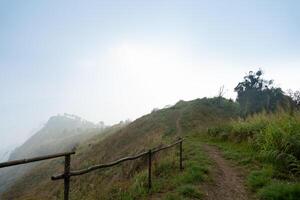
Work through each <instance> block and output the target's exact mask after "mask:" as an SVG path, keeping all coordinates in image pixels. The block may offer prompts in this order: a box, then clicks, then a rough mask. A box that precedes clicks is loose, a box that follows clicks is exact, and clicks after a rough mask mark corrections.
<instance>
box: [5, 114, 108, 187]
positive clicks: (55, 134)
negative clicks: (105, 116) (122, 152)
mask: <svg viewBox="0 0 300 200" xmlns="http://www.w3.org/2000/svg"><path fill="white" fill-rule="evenodd" d="M103 129H104V127H100V126H98V125H95V124H93V123H91V122H88V121H86V120H83V119H81V118H80V117H78V116H75V115H70V114H64V115H57V116H53V117H51V118H50V119H49V120H48V121H47V123H46V124H45V125H44V126H43V127H42V128H41V130H39V131H38V132H37V133H35V134H34V135H33V136H32V137H30V138H29V139H28V140H27V141H26V142H25V143H24V144H22V145H21V146H19V147H18V148H16V149H15V150H13V151H12V152H11V153H10V155H9V159H8V160H16V159H23V158H29V157H35V156H41V155H47V154H53V153H59V152H64V151H70V150H71V149H73V148H75V147H76V146H77V145H78V144H79V143H80V142H82V141H84V140H87V139H88V138H90V137H92V136H94V135H96V134H99V133H100V132H101V131H102V130H103ZM7 156H8V155H7ZM34 166H36V164H29V165H24V166H16V167H12V168H6V169H2V170H1V171H0V185H1V186H0V191H3V190H5V188H7V186H9V185H11V184H13V183H14V181H15V180H16V179H17V178H18V177H21V176H22V175H23V174H25V173H26V172H28V171H30V169H31V168H32V167H34Z"/></svg>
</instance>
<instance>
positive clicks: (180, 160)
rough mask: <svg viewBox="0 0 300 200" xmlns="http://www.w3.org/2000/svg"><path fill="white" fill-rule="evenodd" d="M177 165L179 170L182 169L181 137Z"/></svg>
mask: <svg viewBox="0 0 300 200" xmlns="http://www.w3.org/2000/svg"><path fill="white" fill-rule="evenodd" d="M179 151H180V152H179V167H180V171H182V170H183V166H182V139H181V141H180V143H179Z"/></svg>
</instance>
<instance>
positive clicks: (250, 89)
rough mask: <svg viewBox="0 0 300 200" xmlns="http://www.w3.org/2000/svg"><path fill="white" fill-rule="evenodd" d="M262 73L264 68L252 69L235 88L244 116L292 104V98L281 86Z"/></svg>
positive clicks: (271, 110) (287, 106)
mask: <svg viewBox="0 0 300 200" xmlns="http://www.w3.org/2000/svg"><path fill="white" fill-rule="evenodd" d="M262 75H263V72H262V70H258V71H257V72H253V71H250V72H249V74H248V75H247V76H245V77H244V80H243V81H242V82H240V83H239V84H238V85H237V86H236V87H235V88H234V90H235V91H236V92H237V94H238V97H237V102H238V103H239V105H240V108H241V115H242V116H243V117H245V116H247V115H250V114H254V113H259V112H261V111H263V110H265V111H267V112H274V111H276V110H277V108H278V106H280V107H281V108H285V109H287V108H289V107H290V106H291V105H292V104H291V102H292V99H291V98H290V97H289V96H286V95H284V93H283V91H282V89H281V88H279V87H275V86H274V85H273V80H265V79H263V78H262Z"/></svg>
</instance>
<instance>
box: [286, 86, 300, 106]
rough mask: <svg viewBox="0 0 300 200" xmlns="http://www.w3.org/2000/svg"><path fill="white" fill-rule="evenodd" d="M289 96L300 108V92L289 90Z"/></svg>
mask: <svg viewBox="0 0 300 200" xmlns="http://www.w3.org/2000/svg"><path fill="white" fill-rule="evenodd" d="M287 95H288V96H289V97H290V98H291V99H292V101H293V103H294V104H295V105H296V106H297V107H298V108H299V106H300V91H299V90H297V91H293V90H291V89H289V90H288V91H287Z"/></svg>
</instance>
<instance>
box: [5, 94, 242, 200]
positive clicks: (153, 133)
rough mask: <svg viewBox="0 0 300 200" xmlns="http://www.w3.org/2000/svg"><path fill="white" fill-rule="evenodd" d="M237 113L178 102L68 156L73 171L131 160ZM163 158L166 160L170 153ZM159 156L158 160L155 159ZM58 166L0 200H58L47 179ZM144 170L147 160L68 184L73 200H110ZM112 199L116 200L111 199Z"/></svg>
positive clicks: (41, 170) (57, 185)
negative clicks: (144, 152) (118, 160)
mask: <svg viewBox="0 0 300 200" xmlns="http://www.w3.org/2000/svg"><path fill="white" fill-rule="evenodd" d="M237 114H238V106H237V104H236V103H234V102H232V101H230V100H226V99H224V98H212V99H209V98H203V99H196V100H193V101H179V102H178V103H177V104H175V105H174V106H171V107H169V108H165V109H161V110H155V111H153V112H152V113H150V114H148V115H145V116H142V117H141V118H139V119H137V120H135V121H134V122H132V123H130V124H129V125H127V126H125V127H122V128H119V129H118V128H117V129H115V130H112V129H107V130H106V131H107V134H104V135H105V137H103V136H100V135H99V136H98V135H96V136H94V137H93V138H92V139H90V140H87V141H85V142H81V143H80V144H79V146H78V148H77V153H76V155H75V156H73V157H72V168H73V169H81V168H85V167H87V166H90V165H92V164H99V163H105V162H108V161H112V160H115V159H117V158H120V157H123V156H127V155H132V154H135V153H138V152H140V151H143V150H145V149H148V148H151V147H154V146H157V145H161V144H162V143H167V142H169V141H171V140H174V139H175V138H177V137H178V136H184V135H186V134H187V133H189V132H191V131H192V130H197V131H201V130H202V131H204V130H206V129H207V128H208V127H210V126H214V125H218V124H220V123H222V122H224V121H229V120H231V119H232V118H235V117H237ZM104 133H105V131H104ZM191 146H192V145H191ZM162 156H163V157H164V158H167V156H168V154H167V155H162ZM159 157H161V156H158V157H156V158H155V159H159ZM49 166H51V167H49ZM62 167H63V162H62V161H61V160H53V161H46V162H43V163H41V164H39V165H38V166H36V167H34V169H33V170H31V171H30V172H28V173H26V174H25V175H24V176H23V177H22V178H21V179H19V180H18V181H17V183H15V184H14V185H13V186H12V187H10V188H9V189H8V190H7V191H6V192H5V193H4V195H3V196H2V198H4V199H23V200H24V199H61V198H62V189H63V187H62V185H61V182H52V181H51V180H50V179H49V177H50V176H51V175H53V174H57V173H58V172H61V171H62V170H63V168H62ZM144 167H145V160H143V159H141V160H139V161H137V162H129V163H125V164H123V165H122V166H118V167H114V168H111V169H107V170H102V171H101V170H100V171H97V172H94V173H91V174H87V175H84V176H81V177H76V178H74V179H72V182H71V185H72V186H71V188H72V189H71V199H99V198H101V199H110V198H113V195H112V194H113V193H114V192H112V191H114V189H115V188H116V187H117V188H119V189H120V190H127V189H128V188H129V187H131V186H132V185H135V181H136V177H139V176H142V174H143V170H144V169H145V168H144ZM25 183H26V184H25ZM141 191H142V190H141ZM141 191H140V192H138V193H131V194H129V196H130V195H131V199H132V198H134V199H139V198H141V196H139V195H141ZM116 198H118V197H115V198H113V199H116ZM129 199H130V198H129Z"/></svg>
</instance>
